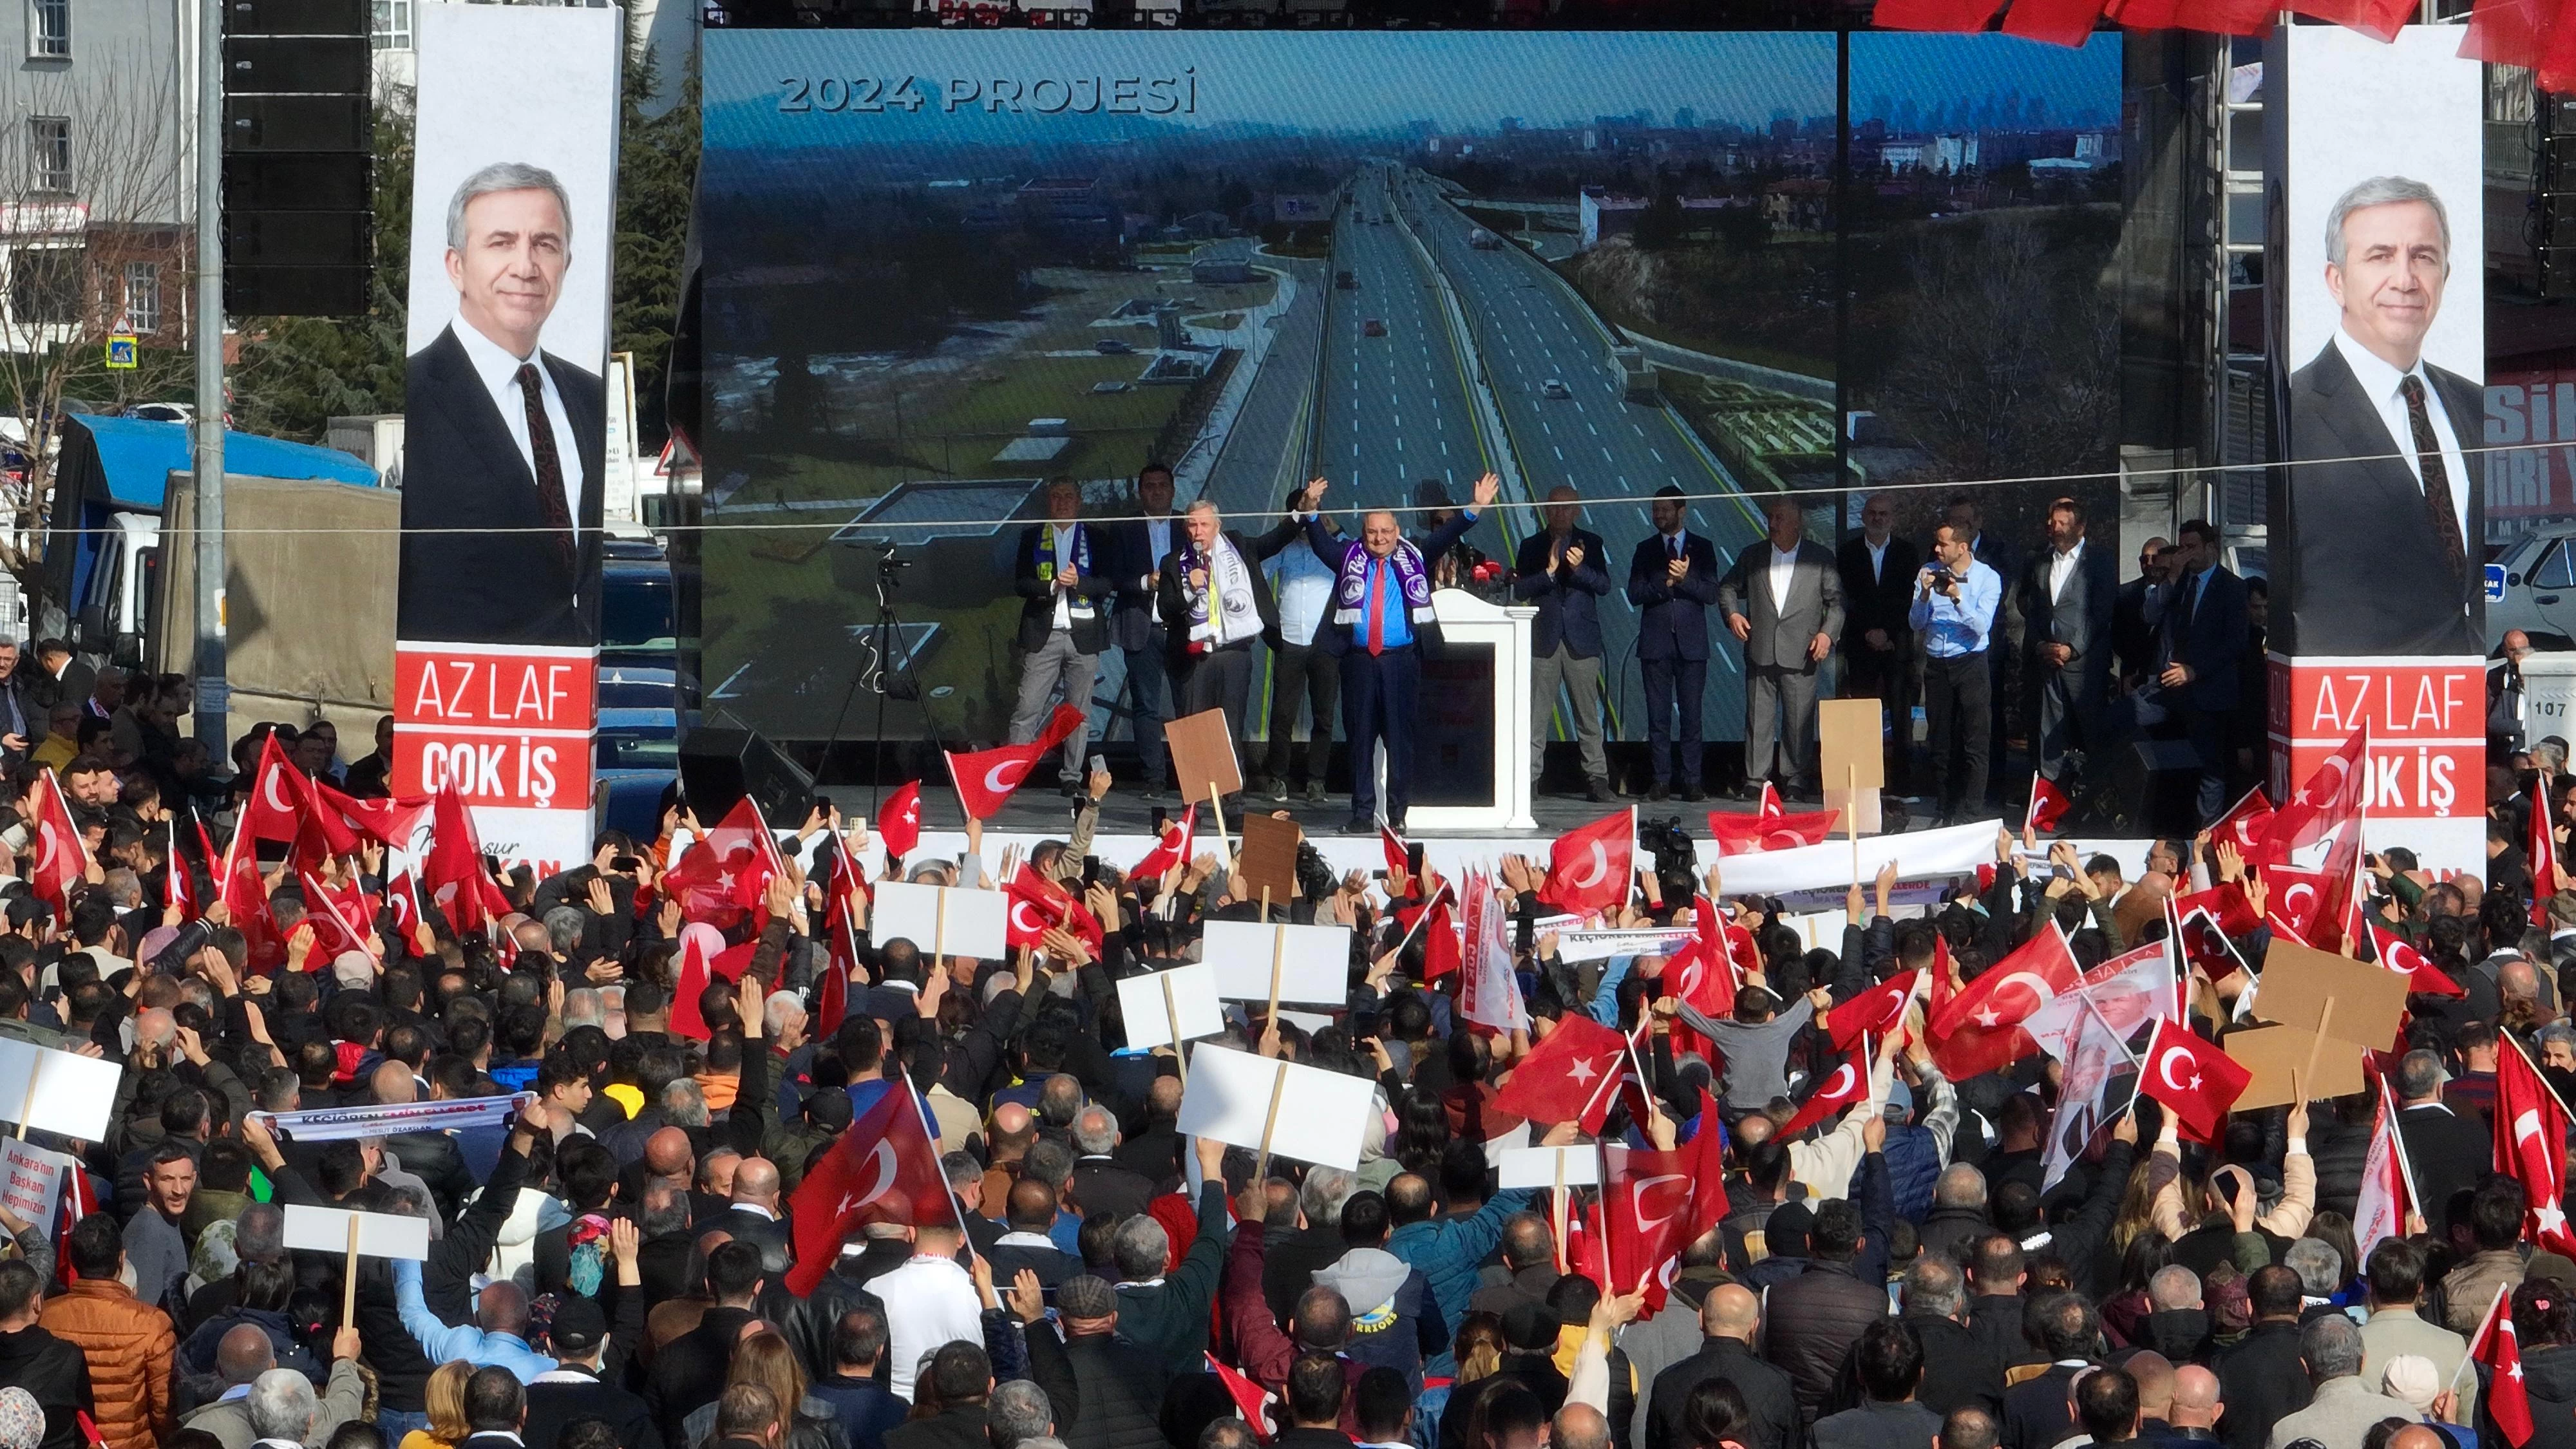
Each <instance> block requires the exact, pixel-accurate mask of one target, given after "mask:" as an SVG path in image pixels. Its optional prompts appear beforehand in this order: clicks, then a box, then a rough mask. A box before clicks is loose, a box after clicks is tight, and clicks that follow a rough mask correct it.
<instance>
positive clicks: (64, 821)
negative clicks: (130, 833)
mask: <svg viewBox="0 0 2576 1449" xmlns="http://www.w3.org/2000/svg"><path fill="white" fill-rule="evenodd" d="M271 738H274V736H272V737H271ZM24 803H25V804H26V806H27V814H28V818H29V821H30V823H31V824H32V825H33V826H34V829H35V836H36V839H35V852H36V864H35V866H34V868H33V869H31V870H30V871H29V872H28V873H27V884H28V885H29V886H31V887H33V888H34V890H35V892H36V898H37V899H38V900H41V901H44V902H46V903H47V904H49V905H51V906H52V907H53V908H54V910H55V911H56V912H57V913H62V912H68V911H69V910H70V909H71V900H72V887H74V886H76V885H79V884H80V883H81V882H82V881H83V880H85V879H87V878H88V876H89V867H90V863H91V862H90V853H89V842H88V841H86V840H84V839H82V838H81V828H80V823H79V822H78V821H75V820H74V819H72V811H71V801H70V800H69V799H68V798H66V797H65V796H64V794H63V781H62V777H61V776H59V775H57V774H55V773H54V772H53V771H52V770H47V771H45V773H43V774H42V775H39V776H37V777H36V782H35V783H34V784H33V785H31V786H30V787H28V790H27V794H26V797H25V802H24Z"/></svg>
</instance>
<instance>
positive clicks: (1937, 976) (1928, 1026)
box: [1923, 930, 1959, 1037]
mask: <svg viewBox="0 0 2576 1449" xmlns="http://www.w3.org/2000/svg"><path fill="white" fill-rule="evenodd" d="M1957 973H1958V968H1957V967H1955V966H1953V965H1952V964H1951V963H1950V938H1949V937H1948V936H1945V935H1943V934H1941V932H1940V931H1938V930H1935V931H1933V933H1932V990H1931V992H1930V993H1929V994H1928V995H1927V996H1926V997H1925V998H1924V1001H1923V1034H1924V1036H1926V1037H1929V1036H1931V1034H1932V1023H1934V1022H1936V1021H1939V1020H1940V1019H1941V1018H1942V1016H1944V1015H1945V1014H1947V1013H1948V1011H1949V1010H1950V1003H1951V1002H1952V1001H1954V1000H1956V999H1957V997H1958V995H1959V987H1958V983H1957V982H1955V981H1953V980H1952V979H1951V978H1952V977H1953V976H1955V975H1957Z"/></svg>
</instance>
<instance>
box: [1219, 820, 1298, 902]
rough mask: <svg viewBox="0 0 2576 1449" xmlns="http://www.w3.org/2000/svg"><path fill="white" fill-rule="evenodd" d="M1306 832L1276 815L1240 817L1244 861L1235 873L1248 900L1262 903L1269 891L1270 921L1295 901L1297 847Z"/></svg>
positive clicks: (1291, 821)
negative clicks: (1240, 880) (1263, 894)
mask: <svg viewBox="0 0 2576 1449" xmlns="http://www.w3.org/2000/svg"><path fill="white" fill-rule="evenodd" d="M1305 838H1306V832H1305V831H1304V830H1302V829H1300V828H1299V827H1298V824H1297V822H1296V821H1294V820H1282V819H1280V818H1278V817H1277V816H1275V815H1246V816H1244V817H1243V859H1242V863H1241V864H1240V865H1238V866H1237V867H1236V869H1235V874H1236V875H1237V876H1239V877H1241V878H1242V881H1243V894H1244V898H1245V899H1247V900H1254V901H1257V900H1259V899H1261V892H1262V890H1263V888H1265V887H1267V888H1268V889H1269V891H1270V911H1271V918H1272V919H1274V920H1276V919H1278V918H1279V917H1280V916H1283V915H1286V914H1287V912H1288V903H1289V902H1290V901H1293V900H1295V899H1297V847H1298V845H1299V844H1300V843H1302V842H1303V841H1304V840H1305Z"/></svg>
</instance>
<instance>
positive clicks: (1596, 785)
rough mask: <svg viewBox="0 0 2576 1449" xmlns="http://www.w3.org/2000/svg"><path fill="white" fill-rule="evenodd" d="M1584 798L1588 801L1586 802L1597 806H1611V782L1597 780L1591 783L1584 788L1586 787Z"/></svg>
mask: <svg viewBox="0 0 2576 1449" xmlns="http://www.w3.org/2000/svg"><path fill="white" fill-rule="evenodd" d="M1583 798H1584V799H1586V800H1589V801H1591V802H1592V803H1593V804H1595V805H1607V804H1609V803H1610V782H1609V781H1607V780H1595V781H1593V782H1591V783H1590V784H1588V785H1586V786H1584V787H1583Z"/></svg>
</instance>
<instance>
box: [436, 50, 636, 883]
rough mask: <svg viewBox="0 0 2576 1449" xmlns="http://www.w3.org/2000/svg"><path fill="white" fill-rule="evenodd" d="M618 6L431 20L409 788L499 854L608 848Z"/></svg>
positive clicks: (517, 856) (519, 857)
mask: <svg viewBox="0 0 2576 1449" xmlns="http://www.w3.org/2000/svg"><path fill="white" fill-rule="evenodd" d="M619 16H620V12H618V11H616V10H589V9H577V8H560V7H558V8H540V7H535V6H499V5H491V6H485V5H432V6H425V7H423V8H422V11H421V15H420V18H419V25H418V29H417V33H416V39H417V44H418V55H419V86H418V91H417V116H418V125H417V132H416V134H417V149H416V153H415V160H414V165H413V183H412V222H411V248H410V251H411V295H410V313H409V324H408V326H409V335H408V338H407V340H406V343H405V351H406V352H407V353H408V354H409V359H408V362H407V364H406V366H405V369H404V386H405V394H404V461H403V517H402V527H403V537H402V564H401V570H400V572H401V579H400V604H399V612H398V614H397V617H396V630H395V632H396V636H397V637H398V638H399V640H400V641H401V642H400V643H399V644H398V645H397V646H396V660H395V669H396V674H397V678H398V680H399V683H398V684H397V695H396V705H395V715H394V718H395V751H396V774H395V780H394V788H396V789H397V790H401V791H405V792H426V791H430V790H435V789H438V788H440V787H441V786H442V785H446V784H451V783H452V784H454V785H455V786H456V787H457V789H458V790H459V791H460V792H461V793H463V795H464V796H465V798H466V800H467V801H468V802H469V803H470V804H471V805H472V806H473V809H474V814H475V827H476V829H477V831H478V833H479V834H480V835H481V837H482V840H483V844H484V847H485V849H486V850H487V851H488V852H490V853H491V854H493V855H496V856H498V857H500V858H501V859H502V860H504V861H505V862H518V861H528V862H531V863H534V864H535V865H537V867H538V868H539V869H540V870H551V869H555V868H558V867H559V866H560V865H562V864H568V863H570V862H572V861H575V860H577V859H579V858H580V857H581V855H582V854H583V853H584V851H585V849H586V847H587V846H588V844H589V839H590V833H591V828H590V755H591V726H592V723H593V714H594V694H595V690H596V687H597V686H596V681H595V677H594V676H595V673H596V669H595V659H596V653H597V649H598V644H599V610H600V576H601V559H602V556H603V554H602V550H603V546H604V540H603V537H602V529H601V519H602V513H603V509H602V499H603V497H604V495H605V490H606V488H607V467H606V433H607V426H608V399H607V393H606V390H605V388H604V386H603V384H602V382H601V377H602V374H603V369H604V366H605V360H606V353H607V345H608V299H609V262H610V257H611V254H612V245H611V243H612V239H613V236H614V224H613V219H612V217H613V205H614V201H615V187H616V172H617V115H618V77H619V60H620V52H619V45H620V35H619V23H620V22H619Z"/></svg>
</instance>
